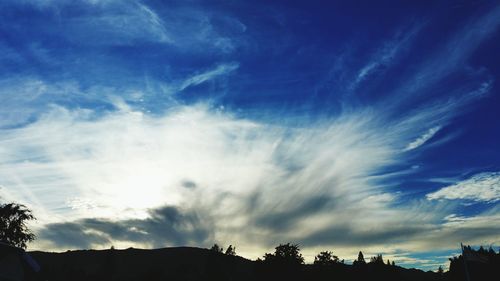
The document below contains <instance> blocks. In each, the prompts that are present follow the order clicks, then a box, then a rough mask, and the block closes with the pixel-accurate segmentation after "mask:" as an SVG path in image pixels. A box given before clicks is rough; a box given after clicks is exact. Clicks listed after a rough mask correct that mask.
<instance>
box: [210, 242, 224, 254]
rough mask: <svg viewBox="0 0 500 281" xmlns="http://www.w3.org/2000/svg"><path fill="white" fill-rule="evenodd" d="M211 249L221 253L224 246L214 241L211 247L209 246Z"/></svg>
mask: <svg viewBox="0 0 500 281" xmlns="http://www.w3.org/2000/svg"><path fill="white" fill-rule="evenodd" d="M210 250H211V251H214V252H217V253H222V252H224V248H223V247H221V246H219V245H218V244H217V243H215V244H214V245H213V246H212V248H210Z"/></svg>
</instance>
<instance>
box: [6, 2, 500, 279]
mask: <svg viewBox="0 0 500 281" xmlns="http://www.w3.org/2000/svg"><path fill="white" fill-rule="evenodd" d="M0 14H1V17H0V200H1V201H2V202H11V201H14V202H18V203H22V204H25V205H26V206H28V207H29V208H30V209H32V210H33V212H34V215H35V216H36V217H37V221H36V222H34V223H32V224H30V227H31V228H32V229H33V230H34V231H35V233H36V234H37V240H36V241H35V242H33V243H31V244H30V246H29V248H30V249H32V250H33V249H39V250H48V251H65V250H67V249H90V248H94V249H104V248H109V247H111V246H112V245H113V246H115V247H116V248H127V247H138V248H159V247H172V246H195V247H210V246H211V245H213V244H214V243H219V244H222V245H223V246H228V245H229V244H232V245H235V246H236V251H237V253H238V254H240V255H242V256H245V257H247V258H251V259H255V258H257V257H261V256H262V255H263V254H264V253H265V252H271V251H273V248H274V247H275V246H276V245H278V244H279V243H286V242H292V243H298V244H300V246H301V249H302V253H303V254H304V256H305V257H306V260H307V261H312V260H313V258H314V255H315V254H317V253H318V252H319V251H323V250H330V251H333V252H334V254H336V255H338V256H339V257H340V258H341V259H346V261H349V260H352V259H353V258H355V257H356V256H357V253H358V251H360V250H361V251H363V253H365V256H366V257H369V256H371V255H375V254H379V253H381V254H383V255H384V257H385V258H389V259H391V260H394V261H395V262H396V264H399V265H402V266H405V267H418V268H422V269H426V270H427V269H431V270H435V269H437V267H438V266H439V265H443V266H445V267H446V266H447V263H448V260H447V259H448V257H450V256H452V255H456V254H458V253H459V251H460V247H459V245H460V243H461V242H462V243H464V244H470V245H475V246H479V245H483V246H486V247H489V246H493V247H494V248H495V249H497V250H498V246H499V245H500V205H499V202H500V149H499V148H498V147H499V146H498V145H499V143H500V122H499V120H500V110H499V108H500V93H499V92H500V87H499V85H498V80H499V78H500V76H499V74H500V56H499V55H498V50H499V49H500V32H499V31H500V5H499V4H498V2H497V1H316V0H310V1H279V0H277V1H256V0H254V1H201V0H200V1H198V0H182V1H181V0H173V1H134V0H131V1H118V0H102V1H100V0H79V1H73V0H71V1H70V0H43V1H34V0H33V1H30V0H4V1H1V2H0Z"/></svg>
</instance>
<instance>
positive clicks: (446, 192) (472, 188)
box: [426, 172, 500, 203]
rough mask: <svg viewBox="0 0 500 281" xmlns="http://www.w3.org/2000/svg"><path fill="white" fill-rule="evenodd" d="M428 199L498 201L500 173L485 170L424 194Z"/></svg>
mask: <svg viewBox="0 0 500 281" xmlns="http://www.w3.org/2000/svg"><path fill="white" fill-rule="evenodd" d="M426 196H427V199H428V200H438V199H447V200H457V199H461V200H472V201H477V202H490V203H494V202H498V201H500V173H499V172H485V173H480V174H476V175H473V176H472V177H470V178H468V179H466V180H463V181H459V182H457V183H455V184H453V185H449V186H446V187H443V188H441V189H439V190H437V191H435V192H432V193H429V194H427V195H426Z"/></svg>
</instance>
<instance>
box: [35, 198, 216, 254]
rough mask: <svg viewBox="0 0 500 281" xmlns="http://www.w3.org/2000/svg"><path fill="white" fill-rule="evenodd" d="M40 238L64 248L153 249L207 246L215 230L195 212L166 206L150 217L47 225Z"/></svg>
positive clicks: (82, 220) (90, 219)
mask: <svg viewBox="0 0 500 281" xmlns="http://www.w3.org/2000/svg"><path fill="white" fill-rule="evenodd" d="M39 237H40V238H41V239H43V240H48V241H50V242H52V243H53V244H55V245H57V246H61V247H76V248H90V247H92V246H96V245H107V244H110V243H112V242H111V241H130V242H136V243H145V244H150V245H151V246H152V247H164V246H177V245H190V244H197V245H199V244H203V243H204V242H205V241H207V240H209V239H210V238H211V237H212V232H211V228H210V227H209V226H208V224H207V223H206V222H204V221H202V219H201V218H200V217H199V216H198V215H197V213H196V212H194V211H190V210H188V211H184V210H180V209H178V208H175V207H171V206H166V207H162V208H159V209H153V210H151V211H150V216H149V218H146V219H142V220H141V219H127V220H106V219H94V218H89V219H81V220H77V221H74V222H67V223H56V224H48V225H46V226H45V227H44V228H43V229H42V230H41V231H40V232H39Z"/></svg>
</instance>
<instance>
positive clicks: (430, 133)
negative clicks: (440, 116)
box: [405, 126, 441, 151]
mask: <svg viewBox="0 0 500 281" xmlns="http://www.w3.org/2000/svg"><path fill="white" fill-rule="evenodd" d="M439 130H441V127H440V126H436V127H432V128H430V129H429V130H428V131H427V132H426V133H425V134H423V135H421V136H420V137H418V138H417V139H416V140H414V141H412V142H411V143H409V144H408V145H407V146H406V148H405V150H406V151H409V150H413V149H415V148H418V147H420V146H422V145H423V144H424V143H426V142H427V141H428V140H430V139H431V138H432V137H433V136H434V135H435V134H436V133H437V132H439Z"/></svg>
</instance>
